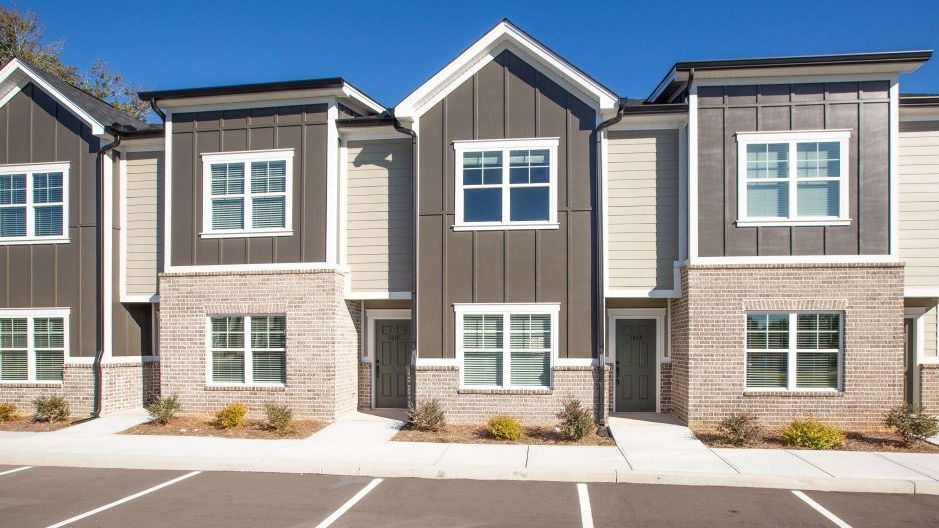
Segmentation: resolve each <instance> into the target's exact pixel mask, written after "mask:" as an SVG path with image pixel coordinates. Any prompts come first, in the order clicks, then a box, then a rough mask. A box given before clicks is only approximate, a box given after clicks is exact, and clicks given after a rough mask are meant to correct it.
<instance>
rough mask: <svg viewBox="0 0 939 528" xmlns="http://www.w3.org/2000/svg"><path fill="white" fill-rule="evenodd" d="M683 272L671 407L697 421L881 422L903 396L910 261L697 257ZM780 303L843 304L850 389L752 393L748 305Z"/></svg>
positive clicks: (802, 306)
mask: <svg viewBox="0 0 939 528" xmlns="http://www.w3.org/2000/svg"><path fill="white" fill-rule="evenodd" d="M683 279H684V280H683V281H682V298H681V299H680V300H678V301H676V302H675V303H674V304H673V310H672V314H673V320H674V321H673V323H672V324H673V329H672V332H673V337H674V341H673V345H672V409H673V412H674V413H675V414H676V415H677V416H679V417H680V418H682V419H684V420H686V421H687V422H688V423H689V424H691V425H696V424H699V425H704V424H706V425H714V424H716V423H717V422H718V421H719V420H721V419H722V418H724V417H725V416H727V415H728V414H730V413H732V412H752V413H755V414H757V415H758V416H759V417H760V418H761V421H762V422H763V423H764V424H767V425H777V424H781V423H783V422H785V421H787V420H790V419H793V418H801V417H803V416H804V415H806V414H808V413H812V414H813V415H815V416H816V417H817V418H819V419H821V420H824V421H827V422H832V423H836V424H839V425H842V426H849V427H856V428H866V427H877V426H879V425H880V421H881V419H882V416H883V413H884V412H886V411H887V410H888V409H889V408H890V407H893V406H894V405H897V404H898V403H900V402H902V401H903V267H902V265H900V264H839V265H783V264H774V265H737V266H717V265H696V266H689V267H688V268H687V269H686V270H685V271H684V272H683ZM773 310H781V311H824V310H830V311H841V312H843V313H844V327H845V328H844V361H843V389H844V390H843V391H841V392H835V393H825V392H807V393H785V392H784V393H778V392H777V393H773V392H746V393H745V392H744V372H745V361H744V330H745V314H746V313H747V312H752V311H773Z"/></svg>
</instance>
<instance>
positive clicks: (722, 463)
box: [0, 411, 939, 495]
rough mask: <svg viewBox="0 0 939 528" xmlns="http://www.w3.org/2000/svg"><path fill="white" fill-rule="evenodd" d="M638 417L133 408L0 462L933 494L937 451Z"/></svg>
mask: <svg viewBox="0 0 939 528" xmlns="http://www.w3.org/2000/svg"><path fill="white" fill-rule="evenodd" d="M636 418H644V417H642V416H636V417H630V418H622V417H615V418H613V419H612V420H611V424H610V425H611V430H612V431H613V434H614V438H615V439H616V441H617V447H602V446H600V447H598V446H524V445H491V444H490V445H482V444H435V443H412V442H391V441H390V439H391V437H392V436H393V435H394V432H395V431H396V430H397V429H398V428H399V427H400V426H401V425H402V422H400V421H398V420H394V419H391V418H385V417H379V416H373V415H364V414H361V413H356V414H355V415H352V416H351V417H349V418H348V419H345V420H342V421H340V422H337V423H334V424H332V425H330V426H328V427H326V428H325V429H323V430H322V431H320V432H318V433H316V434H315V435H313V436H311V437H310V438H306V439H303V440H245V439H228V438H213V437H175V436H143V435H140V436H137V435H120V434H115V433H116V432H118V431H121V430H123V429H126V428H127V427H130V426H131V425H134V424H136V423H141V422H143V421H145V420H146V419H147V418H146V414H145V413H143V412H142V411H137V412H132V413H125V414H119V415H113V416H108V417H105V418H101V419H98V420H93V421H89V422H86V423H84V424H80V425H78V426H73V427H70V428H67V429H62V430H59V431H55V432H50V433H20V432H0V464H10V465H52V466H77V467H117V468H129V469H176V470H204V471H219V470H226V471H262V472H284V473H322V474H336V475H363V476H373V477H421V478H465V479H486V480H552V481H576V482H632V483H661V484H685V485H707V486H736V487H763V488H786V489H801V490H821V491H867V492H881V493H926V494H934V495H939V455H935V454H916V453H862V452H845V451H837V452H819V451H794V450H781V449H778V450H777V449H711V448H708V447H706V446H704V444H702V443H701V442H699V441H698V440H697V439H695V438H694V437H693V436H692V435H691V432H690V430H688V429H687V428H686V427H684V426H682V425H680V424H677V423H674V422H672V421H670V420H668V419H667V417H665V418H663V417H662V416H661V415H658V416H656V417H655V418H656V419H658V420H659V421H658V422H651V421H648V420H642V419H636ZM646 418H648V417H646Z"/></svg>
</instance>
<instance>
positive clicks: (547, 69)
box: [394, 19, 619, 118]
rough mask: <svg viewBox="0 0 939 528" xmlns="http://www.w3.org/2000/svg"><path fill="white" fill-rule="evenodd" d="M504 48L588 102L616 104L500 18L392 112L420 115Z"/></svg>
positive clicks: (605, 92) (577, 71)
mask: <svg viewBox="0 0 939 528" xmlns="http://www.w3.org/2000/svg"><path fill="white" fill-rule="evenodd" d="M506 49H508V50H510V51H513V52H515V54H516V55H518V56H519V57H520V58H522V59H523V60H525V61H526V62H528V63H529V64H531V65H532V67H534V68H535V69H537V70H538V71H540V72H541V73H543V74H545V75H546V76H548V77H549V78H551V80H553V81H555V82H557V83H558V84H560V85H561V86H563V87H565V89H567V90H569V91H571V92H572V93H574V94H575V95H577V96H578V97H579V98H580V99H582V100H584V101H585V102H587V103H588V104H590V105H591V106H593V107H596V108H599V109H601V110H612V109H615V108H616V107H617V104H618V102H619V98H618V97H617V96H616V94H615V93H613V91H612V90H610V89H609V88H607V87H605V86H603V85H602V84H600V83H599V82H598V81H596V80H595V79H593V78H592V77H590V76H589V75H587V74H586V73H584V72H583V71H581V70H580V69H578V68H577V67H576V66H574V65H573V64H571V63H570V62H568V61H567V60H565V59H563V58H562V57H561V56H560V55H558V54H557V53H555V52H554V51H552V50H551V49H549V48H548V47H547V46H545V45H544V44H542V43H540V42H538V41H537V40H535V39H534V38H533V37H532V36H531V35H529V34H528V33H525V32H524V31H522V30H521V29H519V28H518V27H517V26H516V25H515V24H513V23H512V22H510V21H509V20H508V19H503V20H502V21H500V22H499V23H498V24H496V25H495V26H494V27H493V28H492V29H490V30H489V31H487V32H486V34H484V35H483V36H482V37H480V38H479V40H477V41H476V42H474V43H473V44H472V45H470V47H468V48H466V49H465V50H464V51H463V52H462V53H460V54H459V55H457V57H456V58H454V59H453V60H452V61H450V62H449V63H448V64H447V65H446V66H444V67H443V68H442V69H440V71H438V72H437V73H435V74H434V75H433V76H431V78H430V79H428V80H427V81H426V82H424V84H422V85H420V86H419V87H418V88H417V89H416V90H414V91H413V92H411V93H410V94H409V95H408V96H407V97H405V98H404V99H403V100H402V101H401V102H400V103H398V104H397V105H396V106H395V108H394V114H395V116H397V117H403V118H409V117H411V118H413V117H416V116H419V115H421V114H422V113H424V111H426V110H427V109H428V108H430V107H431V106H433V105H434V104H436V103H437V101H439V100H440V99H442V98H443V97H444V96H446V94H448V93H449V92H450V91H451V90H453V89H454V88H456V87H457V86H459V85H460V84H461V83H462V82H463V81H464V80H466V79H467V78H469V77H471V76H472V75H473V74H474V73H476V72H477V71H479V70H480V69H481V68H482V67H483V66H485V65H486V64H488V63H489V61H491V60H493V59H494V58H495V57H496V56H497V55H498V54H499V53H501V52H502V51H505V50H506Z"/></svg>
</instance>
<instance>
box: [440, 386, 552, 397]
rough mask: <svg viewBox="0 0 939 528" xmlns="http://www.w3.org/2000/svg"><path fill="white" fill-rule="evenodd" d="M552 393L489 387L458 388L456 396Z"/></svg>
mask: <svg viewBox="0 0 939 528" xmlns="http://www.w3.org/2000/svg"><path fill="white" fill-rule="evenodd" d="M553 393H554V391H553V390H552V389H550V388H547V387H532V388H529V389H521V388H502V387H491V388H484V387H480V388H470V387H460V389H459V390H458V391H457V394H517V395H542V396H546V395H550V394H553Z"/></svg>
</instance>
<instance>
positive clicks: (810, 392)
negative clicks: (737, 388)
mask: <svg viewBox="0 0 939 528" xmlns="http://www.w3.org/2000/svg"><path fill="white" fill-rule="evenodd" d="M743 395H744V396H777V397H783V398H840V397H842V396H844V391H842V390H838V389H795V390H789V389H744V391H743Z"/></svg>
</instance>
